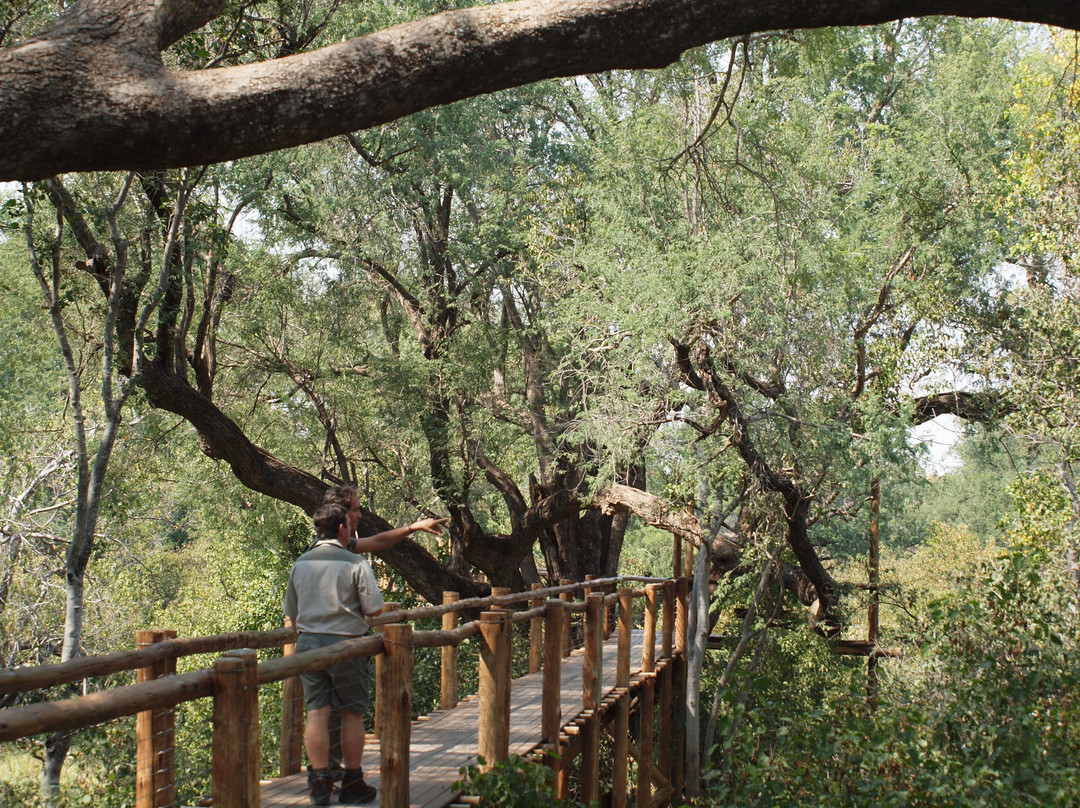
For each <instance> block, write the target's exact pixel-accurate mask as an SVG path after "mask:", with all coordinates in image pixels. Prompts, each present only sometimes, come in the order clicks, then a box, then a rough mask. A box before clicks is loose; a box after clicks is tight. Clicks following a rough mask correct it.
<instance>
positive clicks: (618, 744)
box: [611, 589, 634, 808]
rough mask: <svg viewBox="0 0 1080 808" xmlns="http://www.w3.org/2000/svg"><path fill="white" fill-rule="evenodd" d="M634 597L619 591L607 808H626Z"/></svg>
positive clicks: (630, 593) (630, 592) (627, 592)
mask: <svg viewBox="0 0 1080 808" xmlns="http://www.w3.org/2000/svg"><path fill="white" fill-rule="evenodd" d="M633 608H634V594H633V591H632V590H630V589H620V590H619V616H618V634H617V635H616V640H617V642H618V648H617V653H616V657H615V693H616V694H617V698H618V702H617V703H616V707H615V732H614V736H615V744H614V749H613V750H612V753H611V806H612V808H626V776H627V770H628V768H629V767H628V766H627V760H628V756H629V753H630V750H629V746H630V738H629V736H630V631H631V629H632V628H633V622H632V620H633Z"/></svg>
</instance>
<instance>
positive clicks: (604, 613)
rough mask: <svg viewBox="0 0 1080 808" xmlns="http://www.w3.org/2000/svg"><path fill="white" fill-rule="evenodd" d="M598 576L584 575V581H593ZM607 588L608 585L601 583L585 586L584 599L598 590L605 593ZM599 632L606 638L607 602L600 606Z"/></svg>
mask: <svg viewBox="0 0 1080 808" xmlns="http://www.w3.org/2000/svg"><path fill="white" fill-rule="evenodd" d="M599 577H600V576H599V575H586V576H585V580H586V581H595V580H596V579H597V578H599ZM607 589H608V587H607V586H604V585H602V584H601V585H600V586H595V585H594V586H587V587H585V599H586V600H588V599H589V595H592V594H594V593H596V592H599V593H600V594H602V595H606V594H607ZM600 632H601V636H602V637H603V638H604V639H605V640H606V639H607V638H608V607H607V603H604V604H602V606H601V617H600Z"/></svg>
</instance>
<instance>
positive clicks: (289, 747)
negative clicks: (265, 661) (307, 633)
mask: <svg viewBox="0 0 1080 808" xmlns="http://www.w3.org/2000/svg"><path fill="white" fill-rule="evenodd" d="M295 653H296V642H295V641H293V642H289V643H285V645H284V646H283V647H282V654H281V655H282V656H283V657H286V656H292V655H293V654H295ZM280 740H281V748H280V752H279V755H278V766H279V767H280V769H281V776H282V777H288V776H289V775H290V774H297V773H298V772H299V771H300V769H301V768H302V767H303V752H304V688H303V686H302V685H301V684H300V677H299V676H290V677H289V678H288V679H285V680H283V681H282V683H281V739H280Z"/></svg>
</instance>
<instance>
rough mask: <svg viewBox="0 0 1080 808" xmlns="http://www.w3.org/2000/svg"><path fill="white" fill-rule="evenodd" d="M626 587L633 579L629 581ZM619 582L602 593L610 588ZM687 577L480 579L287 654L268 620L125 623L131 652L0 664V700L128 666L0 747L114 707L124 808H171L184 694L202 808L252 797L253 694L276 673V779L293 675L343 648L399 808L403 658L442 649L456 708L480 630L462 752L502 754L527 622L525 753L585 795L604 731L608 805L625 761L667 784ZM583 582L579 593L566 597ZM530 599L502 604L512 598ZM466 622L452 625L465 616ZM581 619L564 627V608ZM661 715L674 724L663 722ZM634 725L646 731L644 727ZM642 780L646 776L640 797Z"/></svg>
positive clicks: (660, 792) (406, 715) (22, 710)
mask: <svg viewBox="0 0 1080 808" xmlns="http://www.w3.org/2000/svg"><path fill="white" fill-rule="evenodd" d="M628 583H643V584H646V585H645V586H644V588H639V589H629V588H626V587H625V584H628ZM620 586H622V587H623V588H619V589H618V590H617V591H612V590H614V589H615V588H616V587H620ZM686 589H687V581H686V579H673V580H667V581H658V580H656V579H647V578H609V579H598V580H590V581H586V582H583V583H563V584H561V585H560V586H557V587H549V588H546V589H538V588H535V587H534V588H533V590H532V591H530V592H523V593H511V592H508V591H507V590H499V589H493V590H492V596H490V597H486V598H470V599H466V600H459V599H458V598H457V595H456V593H452V592H447V593H444V597H443V601H444V602H443V603H442V604H441V605H433V606H424V607H420V608H415V609H409V610H405V611H397V610H390V609H388V610H387V612H386V613H385V614H383V615H381V616H379V617H377V618H374V619H373V620H372V621H371V622H372V624H373V626H374V627H375V628H376V632H377V633H375V634H373V635H371V636H369V637H364V638H361V639H350V640H344V641H342V642H340V643H337V644H335V645H331V646H328V647H325V648H320V649H316V650H312V651H306V652H303V653H294V652H293V650H294V643H295V639H296V634H295V632H294V631H293V630H292V629H289V628H282V629H277V630H275V631H267V632H234V633H230V634H222V635H217V636H214V637H199V638H191V639H176V638H175V633H173V632H168V631H163V630H159V631H156V632H139V633H138V636H137V638H136V646H137V650H135V651H127V652H120V653H115V654H108V655H104V656H97V657H83V658H80V659H78V660H74V661H72V662H68V663H64V664H59V665H45V666H40V667H35V668H16V669H0V694H6V693H14V692H22V691H28V690H36V689H40V688H45V687H51V686H55V685H58V684H64V683H69V682H73V681H78V680H82V679H86V678H89V677H92V676H102V675H108V674H113V673H118V672H121V671H128V670H137V672H138V674H137V682H136V684H134V685H127V686H123V687H116V688H112V689H109V690H104V691H100V692H97V693H90V694H88V695H85V696H81V697H78V698H72V699H67V700H64V701H51V702H39V703H33V704H27V705H23V706H19V707H12V708H8V709H5V710H0V741H10V740H15V739H18V738H23V737H26V736H29V735H36V734H40V733H49V732H55V731H58V730H73V729H78V728H81V727H86V726H91V725H94V724H99V723H102V722H105V721H110V720H114V719H117V718H120V717H123V716H130V715H136V716H137V718H136V734H137V774H136V808H165V806H172V805H173V804H174V792H175V789H174V784H173V780H172V778H173V766H172V754H173V736H174V729H173V725H172V708H173V707H175V706H176V705H177V704H180V703H182V702H186V701H191V700H193V699H198V698H204V697H213V699H214V709H213V716H214V718H213V741H212V745H213V804H214V806H216V808H253V807H254V806H258V805H259V779H260V777H259V775H260V772H259V714H258V688H259V686H261V685H264V684H268V683H271V682H278V681H281V682H283V683H284V684H283V688H284V692H283V699H282V703H283V716H282V728H281V754H280V770H281V775H282V776H285V775H289V774H294V773H296V772H299V771H300V768H301V748H302V739H303V713H302V710H303V699H302V697H301V695H300V687H299V680H298V679H297V677H298V676H299V675H300V674H302V673H305V672H309V671H316V670H322V669H325V668H328V667H330V666H332V665H335V664H338V663H340V662H343V661H346V660H350V659H355V658H358V657H375V659H376V704H375V714H376V724H375V731H376V733H377V734H378V735H379V748H380V796H381V805H382V806H384V808H398V806H401V807H402V808H404V807H405V806H408V805H409V739H410V732H411V718H412V715H411V713H412V678H413V664H414V659H413V652H414V649H416V648H424V647H441V648H442V658H441V666H442V674H441V688H442V692H441V697H440V705H441V707H442V708H443V709H449V708H451V707H453V706H455V705H456V704H457V702H458V688H457V683H458V674H457V646H458V645H459V644H460V643H461V642H462V641H464V640H466V639H468V638H470V637H479V638H480V640H479V642H480V654H479V693H478V702H479V732H478V749H477V753H478V754H479V755H480V756H482V757H483V758H484V759H485V760H486V761H488V765H491V764H493V763H495V762H498V761H501V760H504V759H506V757H507V756H508V753H509V751H508V744H509V737H510V727H509V712H510V711H509V698H510V679H511V660H512V642H513V640H512V638H513V624H514V623H518V622H526V621H527V622H529V623H530V630H529V655H528V659H529V671H530V672H537V671H539V670H541V669H542V670H543V707H542V710H543V719H542V735H543V738H542V741H541V744H540V747H539V748H540V749H541V750H542V751H543V753H544V755H545V758H544V759H545V761H546V762H547V763H548V765H549V766H551V768H552V771H553V782H554V785H555V787H556V790H557V791H558V793H559V795H560V796H562V797H566V796H567V795H568V794H569V778H568V777H567V772H568V769H569V767H570V762H571V761H572V760H573V759H574V758H576V757H577V756H578V755H580V756H581V767H580V768H581V782H580V784H579V789H580V795H581V797H582V798H583V799H584V801H585V802H586V803H588V802H590V801H592V800H595V799H597V797H598V794H599V780H598V773H599V765H598V761H599V750H600V736H601V734H602V732H603V731H604V728H605V727H606V726H612V727H613V729H612V731H611V735H612V739H613V753H612V759H613V761H614V771H613V773H612V774H613V777H612V805H613V806H615V808H622V806H625V805H626V798H627V797H626V795H627V780H626V769H627V760H628V758H629V757H634V758H636V759H637V761H638V766H637V769H638V782H637V788H636V791H637V797H638V799H637V805H638V806H639V808H645V806H653V805H659V804H661V803H663V802H664V801H665V800H666V799H668V798H670V797H671V796H672V795H676V794H678V793H679V792H680V791H681V781H682V778H681V770H682V766H681V762H680V761H681V757H682V755H681V748H680V739H681V737H682V733H681V732H680V731H679V726H678V717H679V716H681V715H682V710H681V709H675V708H674V707H675V701H677V700H679V695H678V686H677V682H679V681H681V680H682V679H683V678H684V673H685V668H684V667H683V666H684V665H685V661H684V660H685V657H684V653H685V647H686ZM581 590H584V594H585V598H584V600H583V601H581V602H573V601H572V600H571V595H572V594H573V593H574V592H577V591H581ZM635 598H644V604H645V605H644V608H643V630H644V645H643V653H642V663H641V673H640V675H639V676H638V677H636V680H635V681H634V682H633V683H632V682H631V681H630V656H629V655H630V632H631V616H632V609H633V601H634V599H635ZM518 604H527V605H528V607H529V608H527V609H525V610H522V611H514V606H516V605H518ZM475 610H479V611H480V612H481V614H480V617H479V619H477V620H473V621H470V622H468V623H465V624H462V625H458V620H459V616H460V614H461V613H462V612H464V611H475ZM612 610H614V612H615V613H616V614H617V621H616V623H617V631H618V651H617V665H616V676H615V688H614V690H613V691H611V692H610V693H609V694H608V696H607V697H606V698H603V699H602V697H601V696H602V691H601V686H600V681H601V662H600V661H601V648H602V643H603V639H604V637H605V636H607V635H608V634H609V633H610V632H611V630H612V626H611V622H610V620H609V613H610V612H611V611H612ZM661 613H662V617H663V619H662V626H661V637H662V640H661V653H660V657H659V659H657V658H656V657H655V653H654V648H655V645H656V632H657V623H658V620H659V619H660V616H661ZM575 614H582V615H584V619H583V621H581V623H580V624H579V625H578V626H572V615H575ZM431 618H440V619H441V625H442V628H441V629H440V630H433V631H423V630H414V628H413V626H412V621H417V620H422V619H431ZM576 635H579V636H580V637H581V638H582V641H583V644H584V651H583V654H584V668H583V694H582V695H583V703H584V711H583V712H582V713H581V715H578V716H573V717H571V721H569V722H564V720H563V716H562V714H561V704H560V685H561V669H562V660H563V659H564V658H565V657H566V656H569V654H570V653H571V646H572V641H571V637H573V636H576ZM270 647H282V648H283V649H284V656H282V657H280V658H277V659H270V660H266V661H264V662H262V663H259V662H258V660H257V656H256V651H255V649H256V648H270ZM204 653H220V654H221V656H220V657H219V658H218V659H217V660H216V661H215V662H214V664H213V666H212V667H211V668H205V669H201V670H198V671H194V672H192V673H185V674H175V670H176V660H177V659H178V658H180V657H183V656H188V655H192V654H204ZM635 689H636V692H637V693H638V704H639V710H640V720H639V722H638V723H639V725H640V726H641V727H642V732H641V736H640V737H639V738H638V742H637V744H636V745H635V744H633V743H631V741H630V739H629V716H630V707H631V694H632V691H635ZM656 698H658V699H659V713H660V716H659V717H660V720H659V725H660V730H659V742H658V744H657V745H656V746H657V755H656V756H655V757H656V766H655V770H654V767H653V761H654V755H653V745H654V744H653V725H654V717H653V704H654V699H656ZM673 718H674V719H675V720H674V721H673ZM646 727H647V728H648V730H647V731H646V729H645V728H646ZM654 786H656V789H655V792H654Z"/></svg>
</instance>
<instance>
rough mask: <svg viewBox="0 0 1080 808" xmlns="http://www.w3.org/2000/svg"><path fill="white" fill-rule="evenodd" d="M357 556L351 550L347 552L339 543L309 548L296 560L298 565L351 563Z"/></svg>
mask: <svg viewBox="0 0 1080 808" xmlns="http://www.w3.org/2000/svg"><path fill="white" fill-rule="evenodd" d="M355 558H356V556H354V555H353V553H352V551H351V550H346V549H345V548H344V547H342V546H341V545H340V544H338V543H337V542H324V543H322V544H316V545H314V546H313V547H309V548H308V549H307V551H306V552H304V554H303V555H301V556H300V557H299V558H298V559H296V563H297V564H299V563H300V562H301V561H330V560H338V561H349V562H352V561H353V559H355Z"/></svg>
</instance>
